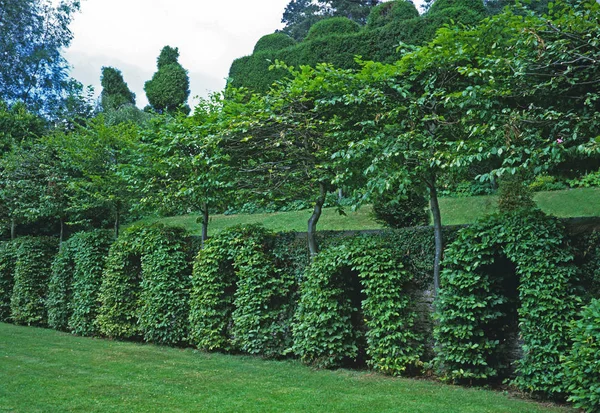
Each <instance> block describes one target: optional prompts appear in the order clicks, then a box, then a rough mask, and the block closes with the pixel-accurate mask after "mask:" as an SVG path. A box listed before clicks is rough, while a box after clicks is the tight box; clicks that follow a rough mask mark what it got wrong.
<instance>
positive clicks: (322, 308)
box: [294, 237, 424, 374]
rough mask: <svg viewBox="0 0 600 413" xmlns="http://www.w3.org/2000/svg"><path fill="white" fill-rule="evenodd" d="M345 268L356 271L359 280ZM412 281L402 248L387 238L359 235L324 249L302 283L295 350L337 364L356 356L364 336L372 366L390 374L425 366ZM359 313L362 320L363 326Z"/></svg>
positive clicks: (323, 362) (317, 360) (315, 360)
mask: <svg viewBox="0 0 600 413" xmlns="http://www.w3.org/2000/svg"><path fill="white" fill-rule="evenodd" d="M344 270H350V271H353V272H355V274H357V275H358V280H360V283H356V282H354V283H353V282H352V280H351V278H350V277H347V276H344V275H345V274H344V273H345V272H346V275H347V271H344ZM412 279H413V276H412V274H410V273H409V272H407V271H406V270H405V269H404V266H403V264H402V262H401V257H399V254H397V251H395V250H394V248H393V247H392V246H391V245H386V244H385V242H384V241H383V240H382V239H376V238H374V237H356V238H354V239H348V240H345V241H344V243H343V244H342V245H337V246H332V247H329V248H327V249H323V250H322V251H321V252H320V253H319V254H318V255H317V256H316V257H315V259H314V261H313V262H312V264H311V266H310V268H309V269H308V271H307V274H306V278H305V280H304V281H303V283H302V285H301V298H300V304H299V307H298V312H297V314H296V322H295V325H294V351H295V353H296V354H298V355H299V356H300V357H301V359H302V360H303V361H304V362H306V363H309V364H313V365H316V366H318V367H327V368H330V367H337V366H340V365H342V364H343V363H345V362H347V361H353V360H356V358H357V356H358V355H359V346H360V344H361V343H360V341H361V339H362V338H364V341H365V344H363V345H365V346H366V348H365V349H364V350H365V353H366V357H367V360H366V361H367V364H369V365H370V366H371V367H373V368H375V369H377V370H380V371H382V372H385V373H390V374H401V373H403V372H407V371H408V372H414V371H415V370H417V369H418V368H419V367H420V366H421V365H422V362H421V358H422V355H423V353H424V337H423V335H422V334H420V333H418V332H416V331H415V324H416V320H417V313H416V311H414V308H415V307H414V303H415V300H414V294H412V291H411V288H410V282H411V281H412ZM355 280H356V279H355ZM358 307H362V314H360V312H359V311H357V310H358ZM357 313H358V314H357ZM357 315H358V316H362V317H361V318H363V320H358V324H359V325H358V326H357V325H356V324H357V320H356V316H357ZM353 318H354V320H353ZM363 323H364V325H362V326H361V325H360V324H363ZM357 327H358V328H357ZM365 328H366V331H364V330H365ZM363 335H364V337H361V336H363Z"/></svg>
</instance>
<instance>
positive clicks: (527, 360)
mask: <svg viewBox="0 0 600 413" xmlns="http://www.w3.org/2000/svg"><path fill="white" fill-rule="evenodd" d="M501 257H506V258H507V259H508V260H510V262H512V263H514V266H515V272H516V276H517V277H518V287H517V286H512V287H511V285H510V282H509V281H507V280H509V277H508V274H507V271H497V272H493V271H491V268H492V267H491V265H492V264H494V263H496V262H498V260H500V259H501ZM575 281H576V271H575V267H574V265H573V253H572V251H571V249H570V247H569V245H568V244H567V243H566V239H565V236H564V229H563V227H562V226H561V225H560V224H559V222H558V221H557V220H556V219H552V218H549V217H546V216H545V215H543V214H542V213H541V212H536V211H534V212H526V211H521V212H513V213H507V214H503V215H493V216H490V217H489V218H487V219H485V220H483V221H481V222H480V223H478V224H476V225H473V226H471V227H468V228H465V229H463V230H461V231H460V232H459V236H458V239H457V240H456V241H455V242H454V243H453V244H452V245H450V246H449V247H448V248H447V249H446V255H445V269H444V272H443V277H442V289H441V291H440V295H439V299H438V303H437V305H436V311H437V318H438V326H437V327H436V329H435V337H436V349H437V358H436V362H437V365H438V367H439V368H440V369H441V371H442V374H443V376H444V377H445V378H446V379H447V380H452V381H458V382H464V381H467V382H480V381H487V380H494V379H497V378H502V377H503V376H504V375H505V374H506V370H505V369H506V368H507V367H508V366H507V365H506V363H507V361H508V358H509V356H508V354H507V350H508V348H507V344H508V343H506V342H505V341H504V340H503V339H502V337H503V334H504V333H505V332H506V331H507V329H510V328H511V324H513V328H514V324H515V323H516V320H513V321H511V313H510V312H511V308H513V309H514V307H515V302H514V300H513V301H512V302H511V301H510V298H511V289H512V290H513V291H512V294H514V289H515V288H516V290H517V292H518V300H519V302H520V306H519V307H518V309H517V315H518V326H519V336H520V337H521V339H522V350H523V356H522V358H521V359H519V360H517V361H516V362H515V366H516V369H515V372H516V374H517V376H516V378H515V379H514V381H513V383H514V384H515V385H516V386H517V387H519V388H520V389H522V390H526V391H529V392H532V393H538V394H540V393H541V394H545V395H547V396H551V397H561V395H563V394H564V392H565V391H566V387H565V383H564V381H563V379H562V368H561V365H560V358H561V356H562V355H564V354H565V352H566V351H567V349H568V347H569V344H570V340H569V337H568V334H567V332H568V328H567V327H568V324H569V322H570V321H571V320H572V319H573V317H574V316H575V309H576V307H577V304H578V299H577V298H576V297H575V295H574V290H573V283H574V282H575Z"/></svg>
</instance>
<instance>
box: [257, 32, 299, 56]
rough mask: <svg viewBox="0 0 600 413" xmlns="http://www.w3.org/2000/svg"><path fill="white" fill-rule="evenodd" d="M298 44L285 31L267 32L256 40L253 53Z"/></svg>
mask: <svg viewBox="0 0 600 413" xmlns="http://www.w3.org/2000/svg"><path fill="white" fill-rule="evenodd" d="M295 44H296V41H295V40H294V39H292V38H291V37H290V36H288V35H287V34H285V33H271V34H267V35H265V36H263V37H261V38H260V39H258V42H256V45H255V46H254V51H253V53H257V52H263V51H270V52H272V51H277V50H281V49H285V48H286V47H290V46H293V45H295Z"/></svg>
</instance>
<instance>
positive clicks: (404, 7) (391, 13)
mask: <svg viewBox="0 0 600 413" xmlns="http://www.w3.org/2000/svg"><path fill="white" fill-rule="evenodd" d="M415 17H419V11H418V10H417V8H416V7H415V5H414V4H413V3H412V2H410V1H406V0H394V1H388V2H385V3H381V4H378V5H377V6H375V7H373V8H372V9H371V13H370V14H369V17H368V18H367V28H369V29H374V28H377V27H383V26H385V25H387V24H390V23H392V22H398V21H402V20H409V19H413V18H415Z"/></svg>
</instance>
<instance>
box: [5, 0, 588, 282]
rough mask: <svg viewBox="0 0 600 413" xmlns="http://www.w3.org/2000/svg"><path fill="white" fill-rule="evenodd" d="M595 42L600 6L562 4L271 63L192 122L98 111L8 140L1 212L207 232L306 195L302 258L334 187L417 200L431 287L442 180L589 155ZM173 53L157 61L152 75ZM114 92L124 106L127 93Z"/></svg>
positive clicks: (205, 104)
mask: <svg viewBox="0 0 600 413" xmlns="http://www.w3.org/2000/svg"><path fill="white" fill-rule="evenodd" d="M598 38H600V5H599V4H598V3H597V2H596V1H594V0H588V1H585V2H573V3H571V2H568V1H561V2H556V3H555V4H554V6H553V9H552V10H551V14H550V16H549V17H541V16H539V14H537V13H534V12H532V11H530V10H527V9H522V8H517V9H515V10H513V11H508V10H507V11H505V12H503V13H501V14H498V15H496V16H494V17H491V18H488V19H486V20H484V21H483V22H482V23H481V24H480V25H478V26H477V27H474V28H471V29H465V28H463V27H447V28H445V29H442V30H440V31H439V32H438V34H437V36H436V38H435V39H434V40H433V41H432V42H431V43H429V44H427V45H425V46H422V47H417V46H401V49H402V50H401V51H402V58H401V59H400V60H399V61H397V62H395V63H393V64H384V63H377V62H368V61H360V60H359V63H360V69H358V70H349V69H339V68H335V67H332V66H331V65H327V64H322V65H317V66H316V67H308V66H306V67H304V66H303V67H299V68H293V67H288V66H286V65H285V64H284V63H282V62H277V63H275V65H274V66H275V67H277V68H278V69H280V70H281V69H283V70H287V71H288V72H289V73H290V76H289V77H288V78H286V79H284V80H281V81H280V82H278V83H276V84H274V85H273V86H272V87H271V88H270V89H269V91H268V92H266V93H252V92H250V91H248V90H245V89H233V88H229V89H227V90H226V91H225V92H224V93H222V94H217V95H215V96H212V97H211V98H210V99H207V100H204V101H202V102H201V103H200V105H199V106H198V107H197V108H196V109H195V112H194V115H193V116H191V117H187V116H185V115H184V114H182V113H179V114H168V113H167V114H164V115H160V116H155V117H154V118H152V119H151V120H149V121H148V122H147V123H143V124H141V125H139V124H135V123H131V122H129V123H111V122H108V121H107V118H106V117H103V116H100V117H97V118H95V119H94V120H92V121H89V122H87V123H86V124H85V125H84V126H80V127H77V128H75V129H74V130H66V131H65V130H62V131H61V130H57V131H55V132H54V133H52V134H49V135H47V136H45V137H43V138H42V139H30V140H27V141H26V142H24V143H21V144H15V143H14V142H15V141H13V144H12V145H13V146H12V149H11V150H10V152H9V153H8V154H7V155H5V156H4V157H3V159H2V165H1V166H0V174H1V175H0V177H1V179H2V183H1V187H0V196H1V197H2V198H3V200H4V202H3V205H4V206H5V210H4V211H3V214H4V217H5V220H6V222H9V221H10V222H12V223H13V228H14V226H15V225H16V224H17V223H27V222H29V223H31V222H36V220H39V219H42V218H44V219H46V220H49V219H53V220H55V221H57V222H71V223H80V224H81V223H86V222H87V223H91V224H95V225H98V224H101V223H102V222H101V221H107V220H108V219H107V217H108V216H110V217H111V220H112V221H113V222H114V226H115V230H116V231H117V232H118V227H119V223H120V221H121V219H122V215H123V214H124V213H125V212H130V213H131V212H133V213H137V214H144V213H148V212H149V211H160V212H163V213H176V212H178V213H181V212H201V220H202V222H203V238H204V239H206V237H207V227H208V224H209V215H210V214H211V213H214V212H222V211H223V210H225V209H226V208H227V207H228V206H231V205H235V204H236V203H243V202H246V201H248V200H255V202H263V201H265V200H269V201H275V202H279V203H285V202H289V201H296V200H305V201H310V202H312V203H313V205H314V210H313V214H312V216H311V218H310V219H309V221H308V233H309V249H310V252H311V254H313V255H314V254H316V253H317V251H318V245H317V242H316V238H315V236H314V233H315V230H316V228H317V223H318V220H319V217H320V214H321V211H322V208H323V205H324V202H325V198H326V195H327V194H328V193H330V192H332V191H334V190H335V189H336V188H339V187H342V186H343V187H344V188H345V189H346V191H347V193H350V194H353V197H354V202H355V204H357V205H359V204H360V203H362V202H365V201H368V200H369V199H371V198H372V197H373V196H374V195H376V194H380V193H383V192H386V191H390V190H392V191H394V192H396V193H398V192H399V193H403V192H409V191H416V192H421V193H423V192H426V193H428V196H429V200H430V207H431V212H432V215H433V221H434V227H435V234H436V260H435V261H436V262H435V263H436V265H435V268H436V270H435V277H434V278H435V281H436V286H437V285H438V283H439V282H438V279H439V278H438V277H439V262H440V259H441V251H442V244H443V240H442V231H441V216H440V211H439V207H438V190H439V183H440V181H442V182H443V181H445V180H448V179H450V178H451V177H453V176H457V175H464V176H473V170H477V171H478V174H479V176H478V179H481V180H489V179H492V178H493V177H495V176H500V175H503V174H515V173H517V172H518V171H519V170H528V171H531V172H532V173H535V174H539V173H542V172H544V171H548V170H552V169H554V168H563V167H569V168H580V169H585V168H589V167H590V165H591V163H590V162H591V161H593V160H594V159H597V156H596V155H597V153H598V149H599V148H598V144H597V141H599V140H600V138H599V136H600V115H598V113H599V110H598V109H600V99H599V96H600V95H599V83H598V78H599V76H598V70H600V69H599V67H600V66H599V65H598V64H597V63H598V61H599V60H600V49H599V47H598V44H597V40H596V39H598ZM163 51H165V50H163ZM173 55H174V54H173V53H172V50H171V51H169V50H167V51H166V52H165V55H164V59H163V60H162V62H161V58H159V65H158V66H159V72H160V70H161V68H164V67H168V66H169V65H172V64H173V63H172V62H173V58H172V56H173ZM161 56H163V53H161ZM175 61H176V58H175ZM165 62H171V63H165ZM108 73H109V72H105V75H107V74H108ZM112 74H115V73H112ZM115 90H120V92H119V94H118V95H119V96H121V97H122V98H123V101H124V102H126V103H127V102H131V99H132V95H131V93H130V92H129V91H128V89H127V90H125V89H123V88H120V89H119V88H115ZM116 95H117V93H116V92H115V96H116ZM104 97H110V93H108V92H107V94H105V95H103V98H104ZM108 100H109V101H110V99H108ZM11 111H14V109H13V108H11V109H10V110H9V109H7V110H5V111H4V112H6V113H8V112H10V113H12V112H11ZM167 112H168V111H167ZM7 116H8V115H7ZM23 116H25V115H23ZM25 117H26V116H25ZM31 127H32V128H33V127H35V122H33V123H32V126H31ZM15 134H17V133H16V132H15ZM17 135H18V134H17ZM573 160H577V162H576V163H573V162H572V161H573Z"/></svg>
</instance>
